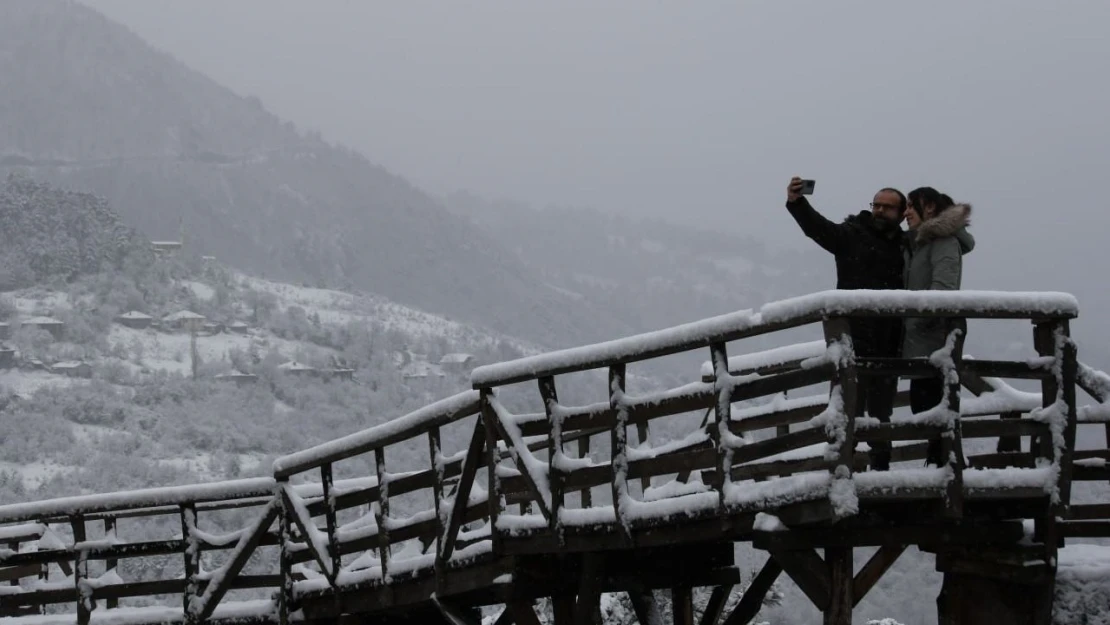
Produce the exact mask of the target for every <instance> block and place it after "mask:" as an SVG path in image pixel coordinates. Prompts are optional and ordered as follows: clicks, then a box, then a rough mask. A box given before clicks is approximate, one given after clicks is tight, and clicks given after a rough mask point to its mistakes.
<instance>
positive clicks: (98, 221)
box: [0, 175, 147, 291]
mask: <svg viewBox="0 0 1110 625" xmlns="http://www.w3.org/2000/svg"><path fill="white" fill-rule="evenodd" d="M0 223H3V224H4V227H3V228H0V291H4V290H8V289H13V288H20V287H26V286H30V285H32V284H36V283H42V282H45V281H49V280H52V279H62V280H72V279H74V278H76V277H77V276H79V275H82V274H92V273H97V272H99V271H102V270H108V269H119V268H121V267H122V266H123V263H124V262H125V261H126V260H127V259H128V257H129V256H143V254H144V252H147V249H146V245H144V244H143V243H142V242H141V240H140V239H139V237H138V236H137V235H136V233H135V232H134V231H132V230H131V229H129V228H127V227H125V226H124V225H123V224H122V222H121V220H120V218H119V215H117V214H116V213H115V211H114V210H112V208H111V207H110V206H108V204H107V203H106V202H105V201H104V200H103V198H98V197H96V196H94V195H91V194H88V193H73V192H66V191H62V190H59V189H54V188H51V187H50V186H48V185H44V184H40V183H36V182H35V181H33V180H30V179H27V178H25V177H22V176H17V175H11V176H9V177H8V179H7V180H5V181H3V182H2V183H0Z"/></svg>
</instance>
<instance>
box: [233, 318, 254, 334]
mask: <svg viewBox="0 0 1110 625" xmlns="http://www.w3.org/2000/svg"><path fill="white" fill-rule="evenodd" d="M227 329H228V330H231V331H232V332H234V333H236V334H246V333H247V331H248V330H250V329H251V327H250V324H248V323H247V322H245V321H232V322H231V323H229V324H228V325H227Z"/></svg>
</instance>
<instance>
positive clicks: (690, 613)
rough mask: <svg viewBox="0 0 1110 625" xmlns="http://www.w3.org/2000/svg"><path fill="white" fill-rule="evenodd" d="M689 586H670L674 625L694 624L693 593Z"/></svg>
mask: <svg viewBox="0 0 1110 625" xmlns="http://www.w3.org/2000/svg"><path fill="white" fill-rule="evenodd" d="M691 591H692V589H691V588H690V587H689V586H675V587H673V588H671V615H672V620H673V622H674V625H694V595H693V592H691Z"/></svg>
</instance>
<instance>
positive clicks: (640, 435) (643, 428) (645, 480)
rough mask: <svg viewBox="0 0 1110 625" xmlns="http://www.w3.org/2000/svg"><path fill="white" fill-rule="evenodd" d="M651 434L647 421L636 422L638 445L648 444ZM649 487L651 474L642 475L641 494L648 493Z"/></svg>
mask: <svg viewBox="0 0 1110 625" xmlns="http://www.w3.org/2000/svg"><path fill="white" fill-rule="evenodd" d="M649 434H650V432H649V431H648V423H647V421H640V422H639V423H637V424H636V444H637V445H640V446H643V445H644V444H646V443H647V442H648V436H649ZM649 488H651V476H650V475H643V476H640V494H641V495H642V494H643V493H646V492H647V489H649Z"/></svg>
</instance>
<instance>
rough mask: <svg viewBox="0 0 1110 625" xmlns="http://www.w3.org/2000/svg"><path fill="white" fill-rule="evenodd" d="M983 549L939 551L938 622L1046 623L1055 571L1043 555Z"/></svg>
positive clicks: (946, 624)
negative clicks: (942, 582) (940, 580)
mask: <svg viewBox="0 0 1110 625" xmlns="http://www.w3.org/2000/svg"><path fill="white" fill-rule="evenodd" d="M981 551H982V550H980V553H973V552H971V551H960V552H945V553H938V554H937V570H939V571H942V572H943V573H944V584H943V586H942V587H941V591H940V595H939V596H938V597H937V615H938V620H939V623H940V625H956V624H959V625H987V624H993V623H1008V624H1012V625H1050V624H1051V623H1052V598H1053V590H1054V587H1055V582H1056V571H1055V570H1054V568H1053V567H1051V566H1050V565H1048V564H1046V563H1045V562H1044V561H1043V560H1042V559H1041V554H1036V555H1033V554H1028V553H1022V552H1016V551H1011V552H1009V553H1005V552H1001V551H999V552H987V553H982V552H981Z"/></svg>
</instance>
